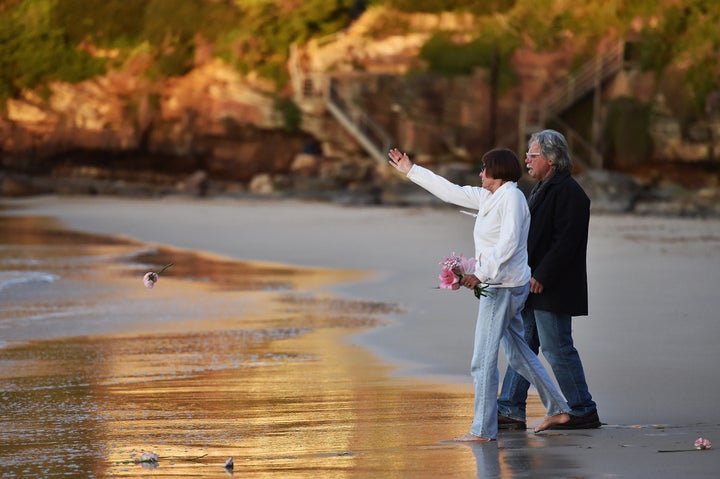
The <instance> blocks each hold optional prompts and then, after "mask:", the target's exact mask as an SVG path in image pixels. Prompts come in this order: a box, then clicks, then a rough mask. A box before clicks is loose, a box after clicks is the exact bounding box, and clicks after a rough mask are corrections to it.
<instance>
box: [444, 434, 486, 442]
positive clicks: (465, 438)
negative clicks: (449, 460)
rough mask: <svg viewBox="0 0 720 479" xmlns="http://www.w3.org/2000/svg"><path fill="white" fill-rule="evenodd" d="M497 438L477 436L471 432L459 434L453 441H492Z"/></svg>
mask: <svg viewBox="0 0 720 479" xmlns="http://www.w3.org/2000/svg"><path fill="white" fill-rule="evenodd" d="M494 440H495V439H488V438H486V437H481V436H476V435H475V434H473V433H471V432H469V433H467V434H463V435H462V436H458V437H456V438H455V439H453V441H455V442H490V441H494Z"/></svg>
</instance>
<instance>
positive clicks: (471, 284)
mask: <svg viewBox="0 0 720 479" xmlns="http://www.w3.org/2000/svg"><path fill="white" fill-rule="evenodd" d="M480 283H481V281H480V280H479V279H478V277H477V276H475V275H474V274H466V275H463V277H462V280H460V284H461V285H463V286H465V287H466V288H467V289H475V286H478V285H479V284H480Z"/></svg>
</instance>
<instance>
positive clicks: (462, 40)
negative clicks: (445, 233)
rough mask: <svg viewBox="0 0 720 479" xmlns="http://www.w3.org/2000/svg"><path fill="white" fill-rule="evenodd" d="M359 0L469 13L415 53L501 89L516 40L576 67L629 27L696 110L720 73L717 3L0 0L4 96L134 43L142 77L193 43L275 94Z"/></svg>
mask: <svg viewBox="0 0 720 479" xmlns="http://www.w3.org/2000/svg"><path fill="white" fill-rule="evenodd" d="M366 7H368V8H375V7H377V8H383V9H385V10H387V12H388V14H386V15H385V16H384V18H382V19H380V21H379V23H380V24H388V22H390V23H392V22H395V24H394V25H395V26H394V27H393V28H392V30H393V31H402V28H403V27H404V26H405V24H404V22H403V21H401V20H400V19H398V15H395V16H393V14H392V12H393V11H395V12H397V11H401V12H408V13H415V12H419V13H438V12H441V11H454V12H459V13H467V14H469V15H473V16H474V17H475V27H473V29H472V31H467V32H461V34H460V35H457V36H451V35H449V34H448V33H447V32H437V34H436V35H434V36H433V37H432V38H431V39H430V40H429V41H428V43H427V44H426V45H425V47H424V48H423V49H422V53H421V56H422V58H423V59H424V60H425V61H426V63H427V65H428V69H429V70H430V71H433V72H437V73H441V74H444V75H466V74H468V73H470V72H472V71H473V70H474V69H475V68H478V67H482V68H495V69H496V70H495V74H496V75H497V76H496V78H495V79H496V80H497V88H498V89H499V90H500V91H502V89H504V88H505V87H507V86H509V85H512V82H513V81H514V80H513V72H512V70H511V69H510V67H509V61H508V60H509V58H510V57H511V56H512V54H513V52H514V50H515V49H517V48H518V47H520V46H525V45H530V46H532V47H533V48H536V49H538V50H553V49H558V48H564V47H566V46H567V45H573V47H574V49H575V50H579V51H580V56H581V57H582V58H578V64H580V63H582V62H583V61H585V60H586V59H587V58H590V57H591V56H592V55H593V54H594V53H595V48H596V47H597V45H598V44H599V43H600V42H601V40H603V39H606V38H607V37H613V38H617V39H621V38H624V37H626V36H628V35H630V34H631V33H632V39H633V41H634V42H635V49H634V51H635V52H637V56H636V59H637V60H638V63H639V64H640V65H641V66H642V67H643V68H645V69H646V70H648V71H655V72H657V73H658V75H663V74H665V73H666V72H667V71H668V70H678V71H679V72H680V75H681V79H682V81H683V82H684V83H685V84H687V86H688V89H689V94H688V97H689V98H690V99H691V101H692V102H694V104H695V110H696V111H697V112H700V111H701V107H702V105H703V103H704V100H705V97H706V96H707V94H708V93H709V92H710V91H712V90H714V89H715V88H717V84H718V77H719V76H720V65H718V62H717V58H718V55H719V51H720V29H718V28H717V25H718V24H719V23H720V2H717V1H716V0H581V1H578V2H574V3H572V2H566V1H559V0H484V1H478V0H13V1H5V2H3V3H2V7H0V100H3V99H6V98H8V97H11V96H14V95H17V94H18V92H19V91H20V89H23V88H30V89H36V90H38V91H40V90H41V88H42V86H43V85H46V84H47V83H48V82H50V81H52V80H63V81H70V82H74V81H79V80H82V79H85V78H90V77H93V76H95V75H98V74H100V73H102V72H103V71H104V70H105V69H106V68H107V67H108V66H116V65H122V64H123V62H125V61H126V60H127V59H128V58H131V57H132V55H134V54H136V53H137V51H138V49H139V48H144V49H146V50H145V51H149V52H150V53H151V54H152V56H153V57H154V58H155V60H156V62H155V65H154V66H153V68H152V69H151V70H150V71H148V75H151V76H153V77H155V76H157V77H171V76H176V75H182V74H184V73H186V72H187V71H189V70H190V69H191V68H192V67H193V62H194V59H195V56H196V53H197V52H196V49H197V48H198V46H200V45H209V48H210V53H211V54H212V55H214V56H216V57H219V58H222V59H224V60H225V61H227V62H228V63H229V64H231V65H233V66H234V67H235V68H237V69H238V71H241V72H250V71H254V72H257V73H258V74H260V75H261V76H264V77H266V78H269V79H272V80H273V81H274V82H275V84H276V85H277V88H278V92H279V91H281V89H282V87H283V86H284V84H285V83H286V82H287V79H288V76H287V71H286V62H287V58H288V52H289V48H290V46H291V45H292V44H293V43H303V42H306V41H308V40H309V39H311V38H315V37H322V36H326V35H329V34H332V33H334V32H337V31H340V30H342V29H344V28H346V27H347V26H348V25H349V24H350V22H351V21H352V19H353V18H354V17H355V16H357V14H358V13H359V12H361V11H362V10H363V9H364V8H366ZM383 22H384V23H383ZM638 26H640V28H637V27H638ZM384 31H387V28H381V27H378V28H377V29H375V30H374V32H373V34H375V35H379V36H380V35H383V34H384ZM109 52H110V53H112V54H111V55H110V54H104V53H109ZM108 62H113V63H112V64H108Z"/></svg>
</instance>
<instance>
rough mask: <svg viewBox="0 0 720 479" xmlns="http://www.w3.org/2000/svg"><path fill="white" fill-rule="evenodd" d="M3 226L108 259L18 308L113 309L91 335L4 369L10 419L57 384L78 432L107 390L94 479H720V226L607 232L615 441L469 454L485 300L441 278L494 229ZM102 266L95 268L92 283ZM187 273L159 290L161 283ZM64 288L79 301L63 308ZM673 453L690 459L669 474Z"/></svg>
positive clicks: (520, 442)
mask: <svg viewBox="0 0 720 479" xmlns="http://www.w3.org/2000/svg"><path fill="white" fill-rule="evenodd" d="M1 205H2V212H1V214H2V217H4V218H7V219H8V221H10V220H12V219H16V220H19V219H23V220H24V221H28V220H27V218H30V219H31V220H32V221H36V222H37V224H36V226H35V229H37V225H40V224H42V225H45V226H44V227H47V228H49V229H51V232H50V233H48V237H54V238H62V241H60V240H58V241H59V242H58V244H57V245H56V246H55V247H54V248H55V249H53V251H55V253H53V254H54V255H59V256H60V257H62V255H63V254H65V255H67V254H68V248H69V245H77V244H78V243H83V244H86V245H87V246H86V249H87V250H88V251H90V252H89V253H88V252H87V251H86V252H84V253H83V254H79V253H76V252H72V254H71V256H72V257H73V258H75V259H74V260H73V262H72V263H69V264H68V265H64V264H61V265H58V264H57V262H56V263H53V262H52V261H48V260H45V263H44V264H46V265H53V264H55V265H56V266H55V268H56V269H57V270H56V271H45V270H43V271H36V273H38V274H39V273H43V274H48V275H54V276H52V277H53V278H54V277H62V278H65V280H64V281H53V280H52V279H48V281H38V282H35V283H32V284H33V289H32V291H29V290H28V292H23V291H25V290H21V289H20V288H19V287H17V286H16V287H15V288H16V289H15V290H14V292H13V301H15V302H18V303H19V304H23V305H25V306H24V308H25V309H28V308H29V306H27V305H29V304H35V303H36V302H37V301H38V300H37V298H41V299H42V298H43V296H42V295H43V294H48V295H49V296H48V297H49V298H50V297H52V298H56V299H55V300H57V298H58V297H62V298H70V299H67V301H70V300H71V299H72V297H73V295H74V294H75V295H76V294H79V293H78V291H83V288H90V287H91V288H93V289H92V291H93V294H92V296H90V297H92V298H96V299H97V301H96V302H93V301H91V300H89V299H88V298H87V297H84V299H83V301H84V303H83V304H88V303H93V304H90V306H88V307H87V308H85V309H83V310H82V315H85V318H84V319H83V317H81V316H82V315H79V314H74V315H73V316H72V317H73V320H72V321H70V320H54V321H46V322H45V323H43V322H42V321H33V324H32V325H31V326H27V324H29V322H25V323H24V322H22V321H19V320H18V321H15V320H13V321H10V322H9V323H8V324H10V325H11V326H12V327H8V328H6V329H5V330H3V337H2V338H1V339H2V342H3V344H4V345H5V349H4V351H5V353H4V354H5V355H4V356H2V357H1V358H0V378H4V380H5V383H4V384H6V387H5V388H4V390H3V398H4V401H6V402H7V404H9V405H15V406H17V405H18V404H24V403H23V402H22V401H20V399H19V398H20V397H25V395H24V391H25V390H24V389H23V384H32V388H30V390H31V391H34V392H33V393H31V394H30V395H29V396H28V397H29V399H27V401H31V402H39V403H42V402H43V398H44V397H46V396H47V395H48V394H50V393H48V392H47V389H45V388H43V387H42V385H43V384H45V383H46V382H48V381H50V385H48V386H47V387H48V388H50V390H52V391H55V390H56V389H57V390H58V391H61V392H63V393H65V392H75V394H70V395H69V397H64V396H63V400H65V401H67V402H65V403H61V404H64V405H66V406H67V407H68V408H69V409H73V408H78V409H83V407H86V406H88V404H86V401H87V396H86V394H87V390H88V388H91V389H92V390H93V395H92V397H93V398H94V399H93V402H92V404H91V406H92V408H91V409H92V411H91V412H88V417H85V418H84V419H83V418H81V417H79V416H81V415H77V416H78V417H74V419H73V421H75V420H77V421H80V422H81V423H78V424H74V423H73V424H71V427H66V428H64V429H63V430H68V431H71V432H72V431H77V430H88V431H89V432H90V433H92V436H93V438H95V439H97V441H95V442H94V441H86V442H87V443H88V444H90V443H92V444H94V447H95V449H94V453H93V454H90V455H88V458H87V460H85V461H80V462H79V463H78V465H77V467H78V468H79V469H80V470H82V471H83V472H86V474H85V476H86V477H142V474H143V473H147V472H148V471H147V470H146V469H144V468H142V467H140V466H139V465H137V464H132V463H131V464H125V463H124V461H125V460H130V459H131V458H132V457H133V455H138V454H139V453H140V450H141V449H142V448H152V449H153V450H154V451H155V452H157V453H158V454H159V455H160V456H161V457H163V456H164V457H166V458H169V459H165V460H164V461H163V460H161V461H160V464H159V466H158V467H157V468H154V469H153V470H152V471H151V472H152V476H153V477H163V476H167V477H178V476H180V475H183V474H186V475H191V476H193V477H221V476H223V477H226V476H227V475H228V474H230V472H228V471H227V470H225V469H223V467H222V465H223V463H224V461H225V460H226V459H227V458H228V457H230V456H233V457H234V458H235V469H234V471H235V472H234V474H236V475H238V476H240V475H245V476H250V477H279V476H282V477H413V478H416V477H417V478H422V477H501V478H514V477H659V478H664V477H667V478H671V477H672V478H674V477H678V476H679V475H680V474H688V475H689V474H692V475H693V476H695V477H716V475H717V474H716V470H717V463H718V460H717V451H716V450H714V449H713V450H709V451H694V450H693V442H694V440H695V439H696V438H698V437H707V438H708V439H710V440H711V441H713V440H714V441H715V442H717V443H718V444H720V412H718V410H717V408H715V407H714V398H715V397H717V396H718V394H719V393H720V386H718V383H717V381H715V380H714V378H715V377H717V372H716V365H717V364H718V363H719V362H720V348H717V345H716V344H715V343H716V342H717V339H718V338H720V322H719V321H718V311H720V295H718V294H717V286H716V284H717V283H716V280H717V278H718V273H717V271H718V267H720V221H718V220H702V219H686V218H654V217H638V216H624V215H602V214H593V215H592V218H591V226H590V242H589V248H588V281H589V285H590V314H589V316H588V317H582V318H576V319H575V321H574V329H575V332H574V336H575V339H576V346H577V348H578V350H579V351H580V354H581V356H582V359H583V362H584V365H585V369H586V374H587V377H588V383H589V386H590V391H591V393H592V394H593V397H594V399H595V401H596V402H597V403H598V410H599V413H600V418H601V420H602V421H603V423H605V425H604V426H603V427H602V428H600V429H598V430H584V431H552V432H547V433H542V434H538V435H535V434H533V433H532V431H531V430H528V431H527V432H510V433H501V435H500V437H499V438H498V441H497V442H496V443H491V444H476V445H464V444H456V443H452V442H450V441H449V439H451V438H452V437H454V436H457V435H460V434H462V433H464V432H467V429H468V428H469V424H470V421H471V412H472V411H471V409H472V388H471V384H470V378H469V373H468V369H469V361H470V355H471V352H472V334H473V328H474V316H475V308H476V301H477V300H476V299H475V298H474V296H473V295H472V294H470V293H469V292H467V291H444V290H439V289H437V274H438V273H439V262H440V261H441V260H442V259H443V257H444V256H446V255H448V254H450V253H453V252H455V253H465V254H469V253H472V251H473V245H472V237H471V236H472V235H471V230H472V221H473V220H472V218H471V217H470V216H468V215H465V214H462V213H460V212H459V211H458V210H457V209H456V208H451V207H447V208H418V207H406V208H396V207H353V206H342V205H333V204H329V203H316V202H301V201H295V200H272V199H268V200H261V199H222V198H217V199H191V198H184V197H167V198H145V199H126V198H115V197H52V196H47V197H34V198H23V199H4V200H2V202H1ZM32 221H30V222H31V223H32ZM48 221H49V222H50V223H49V224H50V226H47V225H46V223H44V222H48ZM53 221H56V222H57V225H54V223H52V222H53ZM13 227H14V228H17V226H16V225H14V226H13ZM33 228H34V227H33V225H32V224H31V225H29V226H28V230H29V231H32V230H33ZM61 232H63V233H62V234H61ZM69 232H72V234H71V233H69ZM74 234H76V235H79V236H77V237H75V236H73V235H74ZM80 235H89V236H82V239H81V236H80ZM38 244H47V241H46V240H43V241H38ZM24 248H25V249H23V251H25V250H27V249H28V247H27V245H26V246H25V247H24ZM53 257H55V256H53ZM81 257H82V258H86V257H91V258H95V260H94V261H92V262H91V263H90V264H92V265H93V267H86V268H85V269H83V270H82V271H75V268H71V266H72V265H77V264H78V261H79V260H78V259H77V258H81ZM97 258H101V259H100V260H98V259H97ZM107 258H110V259H107ZM127 258H130V259H131V261H129V262H128V261H127V260H126V259H127ZM168 262H174V263H175V266H173V268H171V269H170V270H169V271H168V273H167V275H165V274H163V275H162V276H161V278H160V280H159V282H158V285H157V286H156V288H153V290H152V291H147V290H145V288H144V287H143V285H142V281H141V279H142V274H143V273H144V270H143V268H144V267H148V268H150V267H154V266H162V264H165V263H168ZM6 268H7V267H6ZM45 269H47V268H45ZM148 271H149V269H148ZM240 272H242V274H240ZM48 278H50V276H48ZM88 285H90V286H88ZM51 286H52V288H64V289H63V291H62V294H61V295H58V292H57V290H54V292H52V293H51V292H49V291H48V292H46V293H44V292H43V291H44V289H48V288H50V287H51ZM147 293H152V296H148V294H147ZM463 293H467V294H463ZM2 294H3V291H2V290H0V295H2ZM86 296H87V295H86ZM99 298H107V300H103V301H101V300H100V299H99ZM3 299H6V298H3ZM42 304H43V305H44V307H45V308H47V309H48V310H51V309H52V308H53V307H55V303H53V301H50V300H45V301H44V302H42ZM33 307H35V306H33ZM4 311H9V310H8V309H6V310H4ZM13 311H14V310H13ZM147 311H152V312H153V314H152V315H148V314H147ZM5 314H7V313H5ZM18 314H19V313H18ZM77 318H80V320H77ZM113 318H114V319H115V320H113ZM11 319H12V318H11ZM118 319H122V321H119V320H118ZM26 323H27V324H26ZM46 323H47V324H46ZM50 323H52V324H55V325H59V324H62V327H59V326H58V327H56V328H53V326H52V325H51V324H50ZM7 351H12V354H11V355H8V354H9V353H7ZM39 354H41V359H43V358H44V361H43V360H39V359H37V356H38V355H39ZM501 356H502V355H501ZM58 361H59V362H58ZM98 362H99V363H102V364H105V365H106V367H108V368H109V369H108V370H104V371H102V372H98V371H96V370H95V369H94V368H93V367H92V365H93V364H96V363H98ZM25 363H28V364H25ZM30 363H32V364H30ZM58 364H63V365H64V366H63V367H65V368H66V369H64V370H63V371H69V373H68V374H69V375H70V376H71V377H72V378H74V379H73V380H68V379H67V378H64V374H65V373H60V372H58V371H54V370H53V368H54V367H57V365H58ZM53 365H55V366H53ZM108 365H112V367H110V366H108ZM19 366H22V367H19ZM502 367H504V363H502ZM112 368H115V369H112ZM57 378H64V379H62V381H61V383H63V384H64V385H63V386H62V387H61V386H59V385H58V383H57V382H53V381H56V380H57ZM21 379H22V380H21ZM8 381H9V382H8ZM8 384H12V385H13V386H12V387H13V388H15V389H14V390H11V389H9V388H8V387H7V385H8ZM25 392H27V391H25ZM56 396H57V395H55V394H53V398H54V399H53V400H60V399H57V397H56ZM73 398H75V399H76V400H77V403H74V402H73ZM45 401H46V400H45ZM15 406H14V407H15ZM17 408H18V409H17V411H15V412H16V414H18V415H19V417H21V418H22V417H24V419H23V421H25V422H23V421H20V422H17V421H15V422H12V421H11V422H8V421H9V420H8V419H6V424H11V423H12V424H15V423H19V424H25V425H27V424H30V419H31V416H27V417H25V416H23V415H22V411H25V410H26V408H22V407H20V406H17ZM61 409H62V408H61ZM11 412H12V411H11ZM529 413H530V417H529V425H533V424H535V423H538V422H539V421H540V420H541V418H542V415H543V414H544V411H543V410H542V407H541V406H540V405H539V404H538V403H537V398H536V397H533V398H532V404H531V407H530V411H529ZM47 414H48V417H49V418H50V419H49V420H50V421H52V420H53V419H52V414H51V412H48V413H47ZM55 419H57V418H55ZM82 421H86V422H87V423H86V424H83V423H82ZM69 434H70V433H69ZM70 435H72V434H70ZM23 437H24V436H23V433H22V431H21V430H20V429H19V426H18V428H15V429H13V428H7V427H6V428H5V430H4V431H3V433H2V436H0V438H2V441H0V451H2V454H3V456H5V455H6V454H7V456H6V457H11V456H12V460H11V461H8V462H7V463H6V464H4V466H5V468H6V469H7V470H8V471H10V472H9V473H8V474H9V475H5V474H3V476H2V477H20V474H19V473H20V472H22V471H23V470H25V471H27V470H30V471H33V472H38V471H40V472H41V471H42V470H43V469H42V466H41V465H39V464H37V461H32V460H30V461H28V463H24V462H23V461H22V451H24V450H35V449H37V450H38V451H42V448H40V447H39V446H36V445H35V446H33V447H32V448H29V447H28V448H27V449H22V448H21V445H22V444H23V441H22V438H23ZM10 444H13V446H12V447H11V446H10ZM18 444H20V445H18ZM83 444H85V442H82V441H80V442H78V444H77V448H78V449H82V447H83ZM73 447H75V446H73ZM55 450H56V453H57V454H59V455H62V451H63V448H62V447H61V446H56V447H55ZM668 450H672V451H680V450H683V451H684V450H688V451H687V452H675V453H665V452H658V451H668ZM73 454H74V455H78V454H80V455H82V453H80V452H77V451H74V450H73ZM64 460H65V463H67V458H65V459H64ZM59 461H60V459H59ZM30 463H32V465H30ZM170 464H171V465H170ZM53 470H57V471H61V470H63V467H62V466H60V465H58V466H57V469H53ZM87 471H92V472H91V473H89V474H87ZM51 476H52V474H50V475H43V474H42V473H37V474H32V473H31V474H29V475H26V476H25V477H51Z"/></svg>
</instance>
